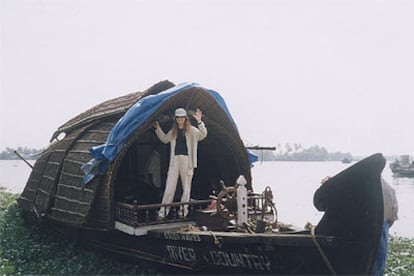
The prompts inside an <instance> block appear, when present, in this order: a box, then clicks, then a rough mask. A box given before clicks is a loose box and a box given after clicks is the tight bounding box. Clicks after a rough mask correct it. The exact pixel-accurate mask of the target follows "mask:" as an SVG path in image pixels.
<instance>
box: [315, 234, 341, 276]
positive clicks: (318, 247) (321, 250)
mask: <svg viewBox="0 0 414 276" xmlns="http://www.w3.org/2000/svg"><path fill="white" fill-rule="evenodd" d="M310 230H311V235H312V240H313V243H314V244H315V246H316V248H317V249H318V251H319V254H321V257H322V259H323V260H324V261H325V264H326V266H327V267H328V269H329V271H330V272H331V273H332V275H336V272H335V269H334V268H333V267H332V264H331V262H330V261H329V259H328V257H327V256H326V254H325V252H323V249H322V247H321V245H320V244H319V242H318V241H317V240H316V235H315V226H312V227H311V229H310Z"/></svg>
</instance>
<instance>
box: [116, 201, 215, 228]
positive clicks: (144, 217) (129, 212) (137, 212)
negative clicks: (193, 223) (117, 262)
mask: <svg viewBox="0 0 414 276" xmlns="http://www.w3.org/2000/svg"><path fill="white" fill-rule="evenodd" d="M210 203H211V200H195V201H190V202H187V203H181V202H176V203H171V204H146V205H138V204H137V203H134V204H128V203H123V202H117V203H116V205H115V220H116V221H119V222H122V223H125V224H127V225H130V226H134V227H137V226H142V225H148V224H156V223H159V221H157V218H158V210H159V209H160V208H161V207H169V208H170V212H169V215H168V216H165V219H164V220H163V222H173V221H183V220H189V219H191V218H193V217H194V215H195V212H196V210H199V209H204V208H207V206H208V205H209V204H210ZM185 205H187V206H188V211H189V212H188V215H187V217H186V218H184V206H185Z"/></svg>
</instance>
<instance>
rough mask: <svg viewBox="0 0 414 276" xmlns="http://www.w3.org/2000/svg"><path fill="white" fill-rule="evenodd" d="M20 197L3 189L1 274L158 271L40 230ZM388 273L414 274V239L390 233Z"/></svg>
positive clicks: (150, 272)
mask: <svg viewBox="0 0 414 276" xmlns="http://www.w3.org/2000/svg"><path fill="white" fill-rule="evenodd" d="M17 197H18V195H14V194H10V193H7V192H4V191H2V190H1V189H0V275H11V274H13V275H19V274H23V275H28V274H31V275H34V274H36V275H39V274H48V275H97V274H100V275H109V274H110V275H114V274H116V275H120V274H122V275H137V274H138V275H139V274H141V275H154V274H159V273H158V272H157V271H156V270H155V269H153V268H144V267H139V266H137V265H133V264H131V263H128V262H126V261H123V260H121V259H118V258H115V257H114V256H108V255H106V254H104V253H101V252H99V251H93V250H88V249H87V248H83V247H81V246H78V245H77V244H75V243H73V242H70V241H67V240H63V239H61V238H59V237H57V236H56V234H55V233H54V232H52V231H48V230H47V229H43V228H42V231H40V230H39V229H38V227H37V225H36V224H35V223H34V222H33V223H29V224H26V223H25V222H24V220H23V217H22V213H21V210H20V208H19V207H18V206H17V203H16V199H17ZM386 274H387V275H398V276H400V275H407V276H408V275H414V239H408V238H401V237H393V236H391V238H390V243H389V251H388V259H387V268H386Z"/></svg>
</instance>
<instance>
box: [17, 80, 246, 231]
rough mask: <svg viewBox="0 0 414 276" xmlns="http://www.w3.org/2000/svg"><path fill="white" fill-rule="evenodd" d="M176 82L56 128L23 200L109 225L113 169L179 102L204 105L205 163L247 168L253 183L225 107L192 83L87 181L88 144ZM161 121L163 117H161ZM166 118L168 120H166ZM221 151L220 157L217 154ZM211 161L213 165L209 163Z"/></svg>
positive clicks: (72, 218)
mask: <svg viewBox="0 0 414 276" xmlns="http://www.w3.org/2000/svg"><path fill="white" fill-rule="evenodd" d="M172 86H173V84H172V83H171V82H169V81H163V82H160V83H158V84H156V85H154V86H152V87H151V88H150V89H148V90H146V91H144V92H136V93H131V94H128V95H125V96H122V97H118V98H115V99H112V100H109V101H106V102H104V103H101V104H99V105H97V106H95V107H93V108H91V109H89V110H87V111H85V112H83V113H81V114H80V115H78V116H76V117H75V118H73V119H71V120H69V121H68V122H67V123H65V124H63V125H62V126H61V127H59V129H58V130H57V131H56V132H55V133H54V134H53V136H52V138H56V137H57V136H58V135H59V133H61V132H65V133H66V136H65V137H64V138H63V139H62V140H60V141H57V142H54V143H52V144H51V145H50V146H49V148H48V149H47V151H46V152H45V153H44V154H43V155H42V156H41V157H40V158H39V159H38V160H37V161H36V163H35V165H34V168H33V171H32V173H31V175H30V177H29V180H28V182H27V184H26V187H25V189H24V191H23V193H22V194H21V196H20V198H19V205H20V206H21V207H22V208H23V209H25V210H31V211H33V212H34V213H35V214H37V215H38V216H39V217H41V216H47V217H48V218H50V219H52V220H56V221H60V222H63V223H68V224H72V225H78V226H85V225H86V226H88V227H95V228H110V227H111V225H113V204H114V203H113V185H114V179H113V177H112V176H113V175H114V174H116V171H117V169H118V168H119V165H120V163H121V160H122V159H123V157H124V155H125V153H126V152H127V151H128V148H129V147H130V146H131V145H132V144H133V143H134V142H135V141H136V140H137V139H139V137H140V136H142V135H143V133H145V132H148V131H149V129H152V124H153V122H154V121H155V120H160V118H165V117H168V115H171V114H173V112H174V110H175V108H176V107H178V106H180V107H184V108H186V109H187V110H190V111H191V110H195V109H196V108H200V109H201V110H203V121H205V124H206V126H207V128H208V132H209V134H208V136H207V138H206V139H205V140H204V141H202V143H203V147H200V150H201V151H203V153H200V155H203V156H204V155H205V156H207V155H208V156H209V158H210V159H208V160H207V159H206V160H207V161H204V163H207V164H206V166H210V165H213V164H211V162H214V163H218V164H221V165H220V166H222V167H223V171H224V172H225V173H226V174H229V175H228V176H227V177H228V178H229V179H233V178H236V177H237V176H238V175H239V174H240V173H244V174H245V176H246V178H247V180H248V185H249V186H250V187H249V188H251V175H250V163H249V161H248V156H247V151H246V149H245V147H244V144H243V142H242V141H241V138H240V136H239V133H238V130H237V129H236V127H235V126H234V125H233V123H232V122H231V120H230V119H229V118H228V116H227V114H226V113H225V111H224V110H223V109H222V108H221V107H220V106H219V105H218V104H217V102H216V101H215V100H214V98H213V97H212V96H211V95H210V94H209V93H208V92H207V90H205V89H204V88H201V87H192V88H189V89H187V90H185V91H183V92H181V93H179V94H177V95H175V96H173V97H171V98H170V99H168V100H167V101H166V102H165V103H164V104H163V105H162V107H161V108H160V109H159V110H157V111H156V112H155V113H154V114H153V115H152V116H151V118H150V119H149V120H148V122H146V124H145V125H143V126H142V127H140V128H139V129H137V130H136V132H135V134H134V135H133V136H132V137H130V139H129V141H128V142H127V144H126V145H125V146H124V149H123V150H122V151H121V153H120V154H119V156H118V157H117V159H116V160H115V161H114V162H113V163H112V164H111V166H110V168H109V170H108V172H107V173H106V174H105V175H103V176H100V177H95V178H94V179H93V180H92V181H91V182H90V183H88V185H86V186H83V185H82V181H81V180H82V177H83V172H82V171H81V169H80V168H81V166H82V165H83V164H85V163H86V162H88V161H89V160H90V159H91V155H90V153H89V149H90V148H91V147H93V146H98V145H102V144H104V143H105V142H106V140H107V138H108V135H109V133H110V131H111V129H112V128H113V126H114V125H115V124H116V123H117V121H118V120H119V118H120V117H121V116H122V115H123V114H124V113H125V112H126V111H127V110H128V109H129V108H130V107H131V106H132V105H133V104H134V103H136V102H137V100H139V99H140V98H142V97H144V96H146V95H150V94H156V93H159V92H161V91H164V90H166V89H168V88H170V87H172ZM161 121H162V120H161ZM167 123H168V122H165V123H163V124H167ZM163 124H162V125H163ZM214 156H219V157H220V160H215V159H214ZM208 163H210V165H208Z"/></svg>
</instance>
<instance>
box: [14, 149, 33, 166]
mask: <svg viewBox="0 0 414 276" xmlns="http://www.w3.org/2000/svg"><path fill="white" fill-rule="evenodd" d="M14 153H15V154H16V155H17V156H18V157H19V158H20V159H22V160H23V161H24V162H25V163H26V164H27V165H28V166H29V167H30V168H32V169H33V166H32V164H30V163H29V162H28V161H27V160H26V159H24V157H23V156H21V155H20V153H18V152H17V151H14Z"/></svg>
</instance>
